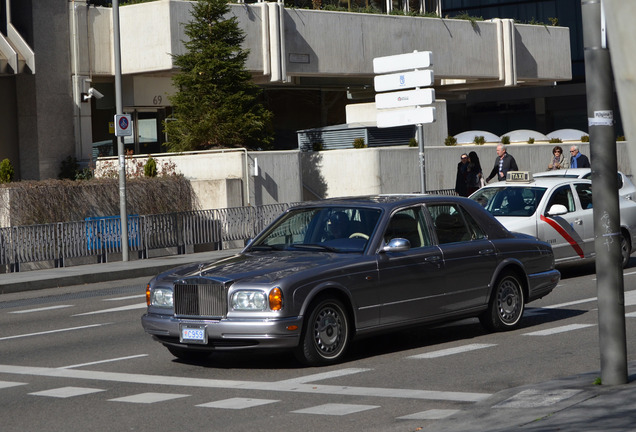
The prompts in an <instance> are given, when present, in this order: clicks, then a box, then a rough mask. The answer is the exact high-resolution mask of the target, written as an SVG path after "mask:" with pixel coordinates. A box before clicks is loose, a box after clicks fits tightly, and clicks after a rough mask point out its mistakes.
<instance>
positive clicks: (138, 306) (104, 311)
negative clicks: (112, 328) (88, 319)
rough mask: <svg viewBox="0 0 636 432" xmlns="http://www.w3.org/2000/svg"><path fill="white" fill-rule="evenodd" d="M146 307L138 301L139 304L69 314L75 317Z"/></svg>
mask: <svg viewBox="0 0 636 432" xmlns="http://www.w3.org/2000/svg"><path fill="white" fill-rule="evenodd" d="M147 307H148V306H147V305H146V303H139V304H134V305H128V306H121V307H116V308H111V309H102V310H98V311H93V312H84V313H80V314H75V315H71V316H74V317H76V316H84V315H96V314H101V313H111V312H123V311H129V310H134V309H145V308H147Z"/></svg>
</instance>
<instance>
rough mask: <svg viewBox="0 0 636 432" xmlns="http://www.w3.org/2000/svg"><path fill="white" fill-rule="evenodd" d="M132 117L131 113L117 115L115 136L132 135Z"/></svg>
mask: <svg viewBox="0 0 636 432" xmlns="http://www.w3.org/2000/svg"><path fill="white" fill-rule="evenodd" d="M131 121H132V118H131V116H130V114H116V115H115V136H132V123H131Z"/></svg>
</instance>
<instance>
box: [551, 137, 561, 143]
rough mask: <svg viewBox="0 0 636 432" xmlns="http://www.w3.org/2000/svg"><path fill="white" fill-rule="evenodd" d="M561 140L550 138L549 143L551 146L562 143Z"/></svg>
mask: <svg viewBox="0 0 636 432" xmlns="http://www.w3.org/2000/svg"><path fill="white" fill-rule="evenodd" d="M562 142H563V140H562V139H561V138H550V143H551V144H558V143H562Z"/></svg>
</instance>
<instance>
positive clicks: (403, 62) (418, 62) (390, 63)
mask: <svg viewBox="0 0 636 432" xmlns="http://www.w3.org/2000/svg"><path fill="white" fill-rule="evenodd" d="M432 65H433V53H432V52H431V51H414V52H412V53H407V54H398V55H392V56H387V57H376V58H374V59H373V73H376V74H382V73H388V72H397V71H401V70H409V69H424V68H427V67H431V66H432Z"/></svg>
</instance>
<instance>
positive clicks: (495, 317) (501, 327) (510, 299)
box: [479, 273, 525, 331]
mask: <svg viewBox="0 0 636 432" xmlns="http://www.w3.org/2000/svg"><path fill="white" fill-rule="evenodd" d="M524 307H525V299H524V297H523V287H522V286H521V283H520V282H519V279H518V278H517V276H515V275H514V274H513V273H504V274H502V275H501V276H500V277H499V279H497V283H496V285H495V290H494V291H493V293H492V296H491V299H490V302H489V303H488V310H486V311H485V312H484V313H483V314H482V315H481V316H480V317H479V321H480V322H481V324H482V325H483V326H484V327H486V329H488V330H490V331H505V330H512V329H514V328H516V327H517V326H518V325H519V323H520V321H521V317H522V316H523V311H524Z"/></svg>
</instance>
